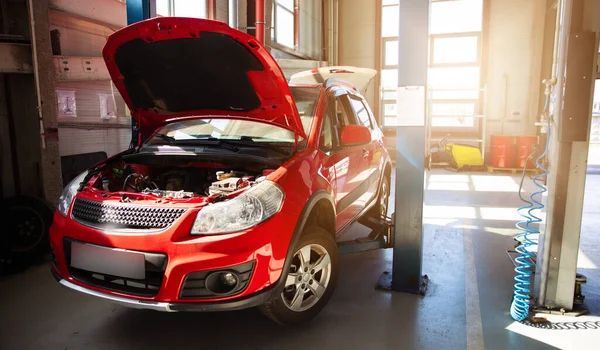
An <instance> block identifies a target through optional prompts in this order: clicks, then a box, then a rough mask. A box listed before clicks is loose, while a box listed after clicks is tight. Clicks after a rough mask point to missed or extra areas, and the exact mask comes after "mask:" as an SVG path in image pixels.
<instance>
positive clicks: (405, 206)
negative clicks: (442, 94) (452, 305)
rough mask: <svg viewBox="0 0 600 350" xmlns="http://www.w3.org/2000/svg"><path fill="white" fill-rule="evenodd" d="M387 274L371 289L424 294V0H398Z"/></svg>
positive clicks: (426, 13)
mask: <svg viewBox="0 0 600 350" xmlns="http://www.w3.org/2000/svg"><path fill="white" fill-rule="evenodd" d="M399 3H400V6H399V9H400V17H399V22H400V24H399V25H400V28H399V32H398V50H399V54H398V59H399V61H398V97H397V110H398V116H397V122H398V127H397V128H396V195H395V221H394V239H393V248H394V251H393V263H392V273H391V274H390V273H389V272H387V271H386V272H384V273H383V275H382V276H381V278H380V280H379V282H378V284H377V286H376V288H378V289H385V290H392V291H397V292H405V293H413V294H422V295H424V294H425V291H426V290H427V283H428V281H429V280H428V278H427V276H426V275H425V276H422V274H421V272H422V271H421V270H422V262H423V195H424V190H425V143H426V141H425V131H426V123H425V120H426V118H425V103H426V86H427V62H428V40H429V38H428V23H429V0H400V2H399Z"/></svg>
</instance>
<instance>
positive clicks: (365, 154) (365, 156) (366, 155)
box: [362, 148, 370, 158]
mask: <svg viewBox="0 0 600 350" xmlns="http://www.w3.org/2000/svg"><path fill="white" fill-rule="evenodd" d="M362 153H363V158H367V157H368V156H369V154H370V152H369V150H367V149H366V148H363V152H362Z"/></svg>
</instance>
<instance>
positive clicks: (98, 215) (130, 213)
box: [72, 198, 185, 229]
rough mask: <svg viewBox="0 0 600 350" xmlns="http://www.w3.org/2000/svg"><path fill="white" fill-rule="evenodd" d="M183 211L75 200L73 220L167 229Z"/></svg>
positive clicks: (126, 226)
mask: <svg viewBox="0 0 600 350" xmlns="http://www.w3.org/2000/svg"><path fill="white" fill-rule="evenodd" d="M184 212H185V209H181V208H154V207H142V206H136V205H118V204H107V203H103V202H96V201H91V200H87V199H81V198H77V199H75V203H74V204H73V211H72V215H73V218H74V219H76V220H77V221H80V222H82V221H83V222H85V223H92V224H100V225H102V224H110V225H114V226H116V227H122V228H138V229H162V228H166V227H169V226H171V225H172V224H173V222H175V220H177V219H178V218H179V217H180V216H181V215H182V214H183V213H184Z"/></svg>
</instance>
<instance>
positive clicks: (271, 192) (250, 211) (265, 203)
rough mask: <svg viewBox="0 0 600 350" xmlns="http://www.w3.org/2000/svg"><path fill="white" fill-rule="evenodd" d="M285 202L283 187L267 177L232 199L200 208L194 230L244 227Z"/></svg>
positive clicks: (202, 232)
mask: <svg viewBox="0 0 600 350" xmlns="http://www.w3.org/2000/svg"><path fill="white" fill-rule="evenodd" d="M282 203H283V190H281V188H280V187H279V186H278V185H277V184H275V183H274V182H271V181H267V180H265V181H263V182H261V183H259V184H258V185H255V186H253V187H252V188H250V189H248V190H247V191H246V192H244V193H242V194H240V195H239V196H237V197H235V198H233V199H231V200H228V201H225V202H220V203H215V204H211V205H208V206H206V207H204V208H202V209H200V212H198V215H197V216H196V221H194V226H192V232H191V234H194V235H211V234H218V233H228V232H236V231H242V230H245V229H247V228H250V227H252V226H255V225H257V224H259V223H261V222H263V221H265V220H266V219H268V218H270V217H271V216H273V215H275V214H277V212H279V210H280V209H281V204H282Z"/></svg>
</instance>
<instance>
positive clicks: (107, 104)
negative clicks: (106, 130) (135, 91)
mask: <svg viewBox="0 0 600 350" xmlns="http://www.w3.org/2000/svg"><path fill="white" fill-rule="evenodd" d="M99 96H100V119H115V118H116V117H117V107H116V103H115V99H114V98H113V95H111V94H100V95H99Z"/></svg>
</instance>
